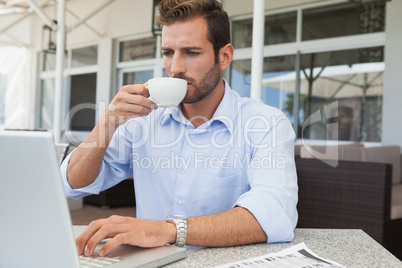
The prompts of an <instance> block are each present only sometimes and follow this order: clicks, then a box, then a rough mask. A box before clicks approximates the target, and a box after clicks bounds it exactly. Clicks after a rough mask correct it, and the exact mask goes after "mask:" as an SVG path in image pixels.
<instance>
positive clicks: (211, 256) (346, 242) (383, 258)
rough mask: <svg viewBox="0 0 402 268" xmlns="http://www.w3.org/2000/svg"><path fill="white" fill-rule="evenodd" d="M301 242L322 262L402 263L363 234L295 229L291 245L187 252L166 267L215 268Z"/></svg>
mask: <svg viewBox="0 0 402 268" xmlns="http://www.w3.org/2000/svg"><path fill="white" fill-rule="evenodd" d="M302 242H304V243H305V244H306V246H307V247H308V248H309V249H310V250H312V251H313V252H315V253H316V254H317V255H319V256H320V257H322V258H324V259H328V260H332V261H335V262H338V263H339V264H342V265H344V266H346V267H349V268H354V267H364V268H366V267H370V268H373V267H381V268H382V267H393V268H397V267H402V262H401V261H400V260H399V259H397V258H396V257H395V256H394V255H392V254H391V253H390V252H389V251H387V250H386V249H385V248H384V247H382V246H381V245H380V244H379V243H377V242H376V241H375V240H374V239H372V238H371V237H370V236H369V235H367V234H366V233H365V232H363V231H362V230H354V229H353V230H351V229H296V230H295V238H294V239H293V241H292V242H290V243H276V244H266V243H262V244H253V245H246V246H238V247H226V248H202V249H195V248H191V247H190V248H189V250H188V252H187V258H185V259H183V260H180V261H177V262H175V263H172V264H170V265H167V266H165V267H169V268H175V267H214V266H219V265H223V264H226V263H230V262H234V261H240V260H244V259H248V258H252V257H258V256H262V255H265V254H268V253H274V252H278V251H281V250H283V249H286V248H289V247H291V246H293V245H296V244H299V243H302Z"/></svg>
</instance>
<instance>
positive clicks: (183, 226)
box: [166, 218, 187, 247]
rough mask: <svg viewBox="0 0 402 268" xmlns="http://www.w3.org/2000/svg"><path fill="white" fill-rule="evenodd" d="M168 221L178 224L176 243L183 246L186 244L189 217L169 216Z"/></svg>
mask: <svg viewBox="0 0 402 268" xmlns="http://www.w3.org/2000/svg"><path fill="white" fill-rule="evenodd" d="M166 221H167V222H170V223H174V224H175V225H176V231H177V234H176V243H175V245H176V246H178V247H183V246H184V245H185V244H186V238H187V219H186V218H183V219H177V218H167V219H166Z"/></svg>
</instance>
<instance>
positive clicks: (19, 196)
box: [0, 131, 186, 268]
mask: <svg viewBox="0 0 402 268" xmlns="http://www.w3.org/2000/svg"><path fill="white" fill-rule="evenodd" d="M0 215H1V216H0V231H1V244H0V267H7V268H12V267H18V268H20V267H40V268H44V267H52V268H53V267H58V268H60V267H66V268H74V267H80V260H79V259H80V257H81V258H82V256H78V254H77V250H76V245H75V236H77V235H78V233H75V234H74V233H73V228H72V224H71V218H70V213H69V209H68V206H67V200H66V197H65V195H64V191H63V186H62V181H61V176H60V170H59V165H58V159H57V156H56V149H55V145H54V141H53V137H52V134H51V133H49V132H29V131H2V132H0ZM75 229H76V230H75V231H77V228H75ZM108 257H110V258H113V259H115V260H117V261H116V262H117V263H114V264H111V263H112V262H110V261H107V260H106V261H104V262H103V263H105V264H106V263H109V264H111V265H110V266H106V267H111V268H112V267H113V268H118V267H158V266H162V265H165V264H168V263H171V262H174V261H177V260H180V259H182V258H185V257H186V249H185V248H179V247H175V246H169V245H166V246H163V247H158V248H151V249H145V248H139V247H133V246H128V245H122V246H119V247H117V248H115V249H114V250H113V251H112V252H111V253H110V255H109V256H108ZM84 258H85V260H88V259H92V258H86V257H84ZM99 258H100V257H99ZM98 265H99V264H98ZM81 267H85V265H81ZM96 267H100V266H96Z"/></svg>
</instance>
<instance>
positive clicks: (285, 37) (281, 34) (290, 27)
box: [232, 12, 297, 48]
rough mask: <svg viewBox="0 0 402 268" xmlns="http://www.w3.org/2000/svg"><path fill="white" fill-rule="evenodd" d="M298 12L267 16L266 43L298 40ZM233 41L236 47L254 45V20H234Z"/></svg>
mask: <svg viewBox="0 0 402 268" xmlns="http://www.w3.org/2000/svg"><path fill="white" fill-rule="evenodd" d="M296 15H297V14H296V12H289V13H284V14H276V15H270V16H266V17H265V35H264V44H265V45H274V44H284V43H289V42H294V41H296V19H297V16H296ZM232 28H233V34H232V39H233V40H232V43H233V46H234V47H235V48H246V47H251V46H252V35H253V20H252V19H251V18H250V19H245V20H240V21H234V22H233V27H232Z"/></svg>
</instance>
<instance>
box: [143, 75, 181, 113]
mask: <svg viewBox="0 0 402 268" xmlns="http://www.w3.org/2000/svg"><path fill="white" fill-rule="evenodd" d="M147 88H148V91H149V95H151V97H150V98H149V99H150V100H151V101H153V102H154V103H156V105H158V107H165V108H171V107H176V106H177V105H179V104H180V102H181V101H182V100H183V99H184V97H185V96H186V93H187V81H186V80H183V79H179V78H170V77H159V78H152V79H151V80H149V81H148V87H147Z"/></svg>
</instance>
